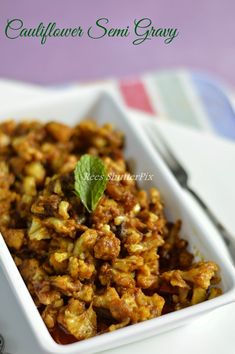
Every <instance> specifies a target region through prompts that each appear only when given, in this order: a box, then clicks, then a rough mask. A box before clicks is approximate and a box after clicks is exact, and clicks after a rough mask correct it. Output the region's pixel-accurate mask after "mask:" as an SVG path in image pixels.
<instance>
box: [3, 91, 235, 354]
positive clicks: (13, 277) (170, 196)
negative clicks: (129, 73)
mask: <svg viewBox="0 0 235 354" xmlns="http://www.w3.org/2000/svg"><path fill="white" fill-rule="evenodd" d="M87 116H92V117H93V118H95V119H97V120H98V121H99V122H101V123H102V122H107V121H111V122H113V123H114V124H115V125H116V126H118V127H119V128H120V129H122V130H123V131H124V132H125V134H126V137H127V144H126V158H127V159H128V160H131V161H132V166H133V167H134V171H133V172H135V173H140V172H149V173H151V174H154V183H153V184H155V185H157V186H158V188H159V189H160V191H161V194H162V196H163V198H164V200H165V203H166V207H167V214H168V216H169V217H170V218H172V219H176V218H181V219H182V220H183V222H184V228H183V236H184V237H185V238H188V237H187V236H188V235H190V239H189V241H190V243H191V245H193V246H194V247H195V248H196V249H198V250H200V252H201V254H203V256H205V258H207V259H211V260H214V261H216V262H217V263H218V264H219V265H220V266H221V273H222V278H223V283H222V286H223V290H224V294H223V295H222V296H220V297H218V298H216V299H213V300H210V301H207V302H204V303H201V304H198V305H195V306H193V307H190V308H187V309H184V310H180V311H178V312H175V313H171V314H167V315H164V316H162V317H160V318H156V319H153V320H150V321H146V322H143V323H140V324H136V325H132V326H129V327H127V328H123V329H120V330H118V331H116V332H113V333H108V334H103V335H101V336H98V337H94V338H91V339H88V340H85V341H82V342H79V343H74V344H70V345H66V346H61V345H58V344H56V343H55V342H54V341H53V339H52V338H51V337H50V335H49V333H48V331H47V329H46V327H45V325H44V323H43V321H42V319H41V317H40V315H39V313H38V312H37V309H36V307H35V305H34V303H33V301H32V299H31V297H30V295H29V293H28V291H27V288H26V286H25V285H24V282H23V280H22V278H21V276H20V274H19V272H18V271H17V269H16V267H15V265H14V262H13V260H12V258H11V256H10V254H9V252H8V249H7V247H6V246H5V243H4V242H3V240H2V239H1V238H0V250H1V251H0V265H1V267H2V268H3V270H4V272H5V276H6V277H7V278H8V281H9V283H10V285H11V287H12V289H13V291H14V293H15V295H16V298H17V300H18V302H19V304H20V305H21V307H22V309H23V311H24V313H25V316H26V317H27V319H28V321H29V323H30V326H31V328H32V330H33V332H34V335H35V336H36V338H37V340H38V342H39V344H40V345H41V347H42V348H43V350H44V351H45V353H54V354H56V353H58V354H59V353H66V354H75V353H76V354H77V353H84V354H85V353H93V352H98V351H101V350H104V349H108V348H112V347H115V346H120V345H123V344H125V343H129V342H132V341H135V340H137V339H138V340H140V339H142V338H146V337H149V336H151V335H155V334H156V333H162V332H165V331H168V330H170V329H173V328H176V327H178V326H181V325H183V324H185V323H188V322H190V321H191V320H192V319H194V318H196V317H198V316H199V315H201V314H202V313H206V312H208V311H210V310H212V309H214V308H216V307H219V306H222V305H224V304H226V303H229V302H232V301H234V299H235V276H234V269H233V267H232V264H231V263H230V262H229V260H227V259H226V258H224V257H223V256H222V255H221V252H220V249H219V248H218V246H217V244H216V243H214V242H213V241H214V240H213V239H214V237H215V235H214V234H213V230H211V229H209V228H208V227H207V224H206V223H204V222H203V220H200V219H198V218H197V217H196V216H195V215H194V212H193V209H192V207H191V204H190V203H188V201H187V198H185V196H184V193H183V192H182V190H181V189H180V187H179V186H178V184H177V183H176V181H175V180H174V178H173V177H172V175H171V174H170V172H169V171H168V169H167V168H166V166H165V165H164V163H163V162H162V160H161V159H160V157H159V156H158V155H157V153H156V152H155V151H154V149H153V148H152V145H151V144H150V142H149V141H148V139H147V138H146V136H145V135H144V134H143V132H142V130H141V128H140V126H139V125H137V124H133V121H132V120H130V119H129V118H128V116H127V115H126V114H125V110H124V109H123V108H122V107H121V106H120V105H119V104H118V103H117V102H116V101H115V99H114V98H112V97H110V96H109V95H107V94H101V95H100V94H94V95H91V94H90V93H89V92H84V94H81V93H80V94H77V93H73V94H71V93H61V94H57V95H55V97H52V96H50V97H48V99H47V98H45V99H38V100H36V101H35V102H31V103H29V104H27V105H25V106H24V105H21V107H19V108H17V107H11V108H10V109H9V112H8V117H14V118H26V117H27V118H31V119H32V118H36V119H41V120H48V119H57V120H59V121H63V122H66V123H68V124H75V123H76V122H78V121H79V119H81V118H84V117H87ZM0 118H2V119H5V118H6V112H5V113H4V116H1V113H0ZM133 162H134V163H133ZM142 187H144V188H149V187H150V184H148V185H146V182H145V183H144V185H143V186H142ZM216 236H217V235H216Z"/></svg>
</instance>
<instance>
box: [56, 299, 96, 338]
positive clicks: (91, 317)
mask: <svg viewBox="0 0 235 354" xmlns="http://www.w3.org/2000/svg"><path fill="white" fill-rule="evenodd" d="M57 321H58V323H60V324H61V325H62V326H63V327H64V328H65V329H66V330H67V331H68V332H69V333H70V334H72V335H73V336H74V337H75V338H77V340H82V339H86V338H90V337H93V336H95V335H96V333H97V323H96V313H95V311H94V310H93V309H92V306H90V307H89V308H88V310H86V309H85V306H84V304H83V303H82V302H80V301H79V300H75V299H70V300H69V302H68V305H67V306H64V307H63V308H62V309H61V310H60V312H59V315H58V318H57Z"/></svg>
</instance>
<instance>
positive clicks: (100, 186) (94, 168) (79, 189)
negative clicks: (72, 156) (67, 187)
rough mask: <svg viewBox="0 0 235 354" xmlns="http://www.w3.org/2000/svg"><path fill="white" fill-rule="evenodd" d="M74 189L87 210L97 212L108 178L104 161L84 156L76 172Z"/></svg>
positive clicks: (78, 163)
mask: <svg viewBox="0 0 235 354" xmlns="http://www.w3.org/2000/svg"><path fill="white" fill-rule="evenodd" d="M74 178H75V184H74V189H75V192H76V193H77V195H78V196H79V198H80V199H81V201H82V203H83V204H84V206H85V207H86V209H87V210H88V211H89V212H90V213H91V212H92V211H94V210H95V208H96V206H97V204H98V202H99V200H100V198H101V197H102V195H103V193H104V191H105V188H106V185H107V182H108V176H107V173H106V168H105V166H104V163H103V161H102V160H101V159H100V158H98V157H96V156H92V155H88V154H86V155H83V156H82V157H81V158H80V160H79V161H78V162H77V165H76V167H75V170H74Z"/></svg>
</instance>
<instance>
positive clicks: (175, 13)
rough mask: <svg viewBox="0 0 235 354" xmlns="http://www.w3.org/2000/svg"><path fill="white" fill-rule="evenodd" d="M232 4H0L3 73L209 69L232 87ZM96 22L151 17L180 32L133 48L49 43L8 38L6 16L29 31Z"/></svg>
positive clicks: (37, 75) (59, 76) (33, 76)
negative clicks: (169, 40) (165, 40)
mask: <svg viewBox="0 0 235 354" xmlns="http://www.w3.org/2000/svg"><path fill="white" fill-rule="evenodd" d="M234 16H235V1H234V0H168V1H165V0H161V1H157V0H145V1H140V0H125V1H122V0H119V1H113V0H98V1H95V0H94V1H91V0H83V1H80V0H69V1H65V0H54V1H52V0H49V1H48V0H38V1H35V0H31V1H29V0H21V1H18V0H14V1H13V0H1V4H0V48H1V50H0V76H1V77H5V78H11V79H19V80H24V81H30V82H35V83H43V84H51V83H52V84H54V83H62V82H69V81H75V80H79V81H87V80H99V79H101V78H104V77H126V76H134V75H137V74H139V73H143V72H146V71H151V70H156V69H162V68H178V67H187V68H191V69H200V70H204V71H208V72H210V73H212V74H214V75H215V76H217V77H220V78H222V79H223V80H224V81H227V82H228V83H230V84H233V85H235V70H234V66H235V37H234V36H235V19H234ZM99 17H108V18H109V19H110V23H111V25H113V26H114V27H115V26H119V27H121V26H127V25H130V26H131V24H132V23H133V21H134V19H135V18H142V17H150V18H151V19H152V21H153V23H154V24H155V26H156V27H160V26H163V27H168V26H169V27H177V28H178V29H179V31H180V34H179V36H178V37H177V38H176V39H175V40H174V41H173V42H172V43H171V44H170V45H165V44H163V41H162V40H161V39H158V38H156V39H152V40H149V41H146V42H145V43H143V44H141V45H139V46H134V45H132V43H131V38H130V37H128V38H124V39H123V38H122V39H119V38H106V39H100V40H91V39H89V38H86V37H83V38H81V39H78V38H74V39H72V38H71V39H61V38H60V39H58V38H48V40H47V42H46V44H45V45H44V46H42V45H41V44H40V41H39V39H37V38H34V39H31V38H30V39H28V38H27V39H16V40H9V39H7V38H6V37H5V34H4V29H5V25H6V21H7V19H12V18H22V19H23V20H24V24H25V26H26V27H30V26H31V27H35V26H37V25H38V24H39V23H40V22H41V21H43V22H44V24H47V23H48V22H53V21H55V22H57V26H58V27H70V26H71V27H76V26H78V25H81V26H83V27H84V28H87V27H88V26H90V25H92V24H94V23H95V21H96V19H97V18H99Z"/></svg>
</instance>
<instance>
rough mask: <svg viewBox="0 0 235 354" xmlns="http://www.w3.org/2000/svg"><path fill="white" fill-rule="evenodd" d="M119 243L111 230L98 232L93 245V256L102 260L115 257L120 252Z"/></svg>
mask: <svg viewBox="0 0 235 354" xmlns="http://www.w3.org/2000/svg"><path fill="white" fill-rule="evenodd" d="M120 244H121V242H120V240H119V239H118V238H117V237H115V235H114V233H112V232H111V231H108V232H106V233H104V234H100V235H99V236H98V239H97V241H96V244H95V247H94V253H95V257H96V258H98V259H103V260H112V259H115V258H117V257H118V255H119V253H120Z"/></svg>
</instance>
